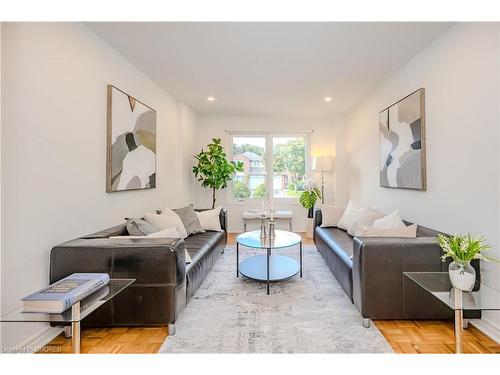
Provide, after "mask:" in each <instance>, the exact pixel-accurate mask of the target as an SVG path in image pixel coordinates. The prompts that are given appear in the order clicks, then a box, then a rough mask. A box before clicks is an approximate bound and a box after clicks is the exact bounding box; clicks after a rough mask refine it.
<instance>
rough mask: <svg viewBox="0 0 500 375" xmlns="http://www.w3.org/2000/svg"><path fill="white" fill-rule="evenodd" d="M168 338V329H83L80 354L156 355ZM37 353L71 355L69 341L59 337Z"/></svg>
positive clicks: (62, 336) (61, 336) (61, 335)
mask: <svg viewBox="0 0 500 375" xmlns="http://www.w3.org/2000/svg"><path fill="white" fill-rule="evenodd" d="M167 335H168V329H167V327H130V328H127V327H124V328H89V329H83V330H82V337H81V352H82V353H89V354H116V353H120V354H149V353H158V350H160V347H161V345H162V344H163V342H164V341H165V339H166V338H167ZM38 353H43V354H54V353H71V340H70V339H66V338H65V337H64V335H63V334H60V335H59V336H57V337H56V338H55V339H54V340H52V341H51V342H50V343H48V344H47V345H45V346H44V347H43V348H42V349H41V350H40V351H39V352H38Z"/></svg>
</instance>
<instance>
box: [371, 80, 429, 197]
mask: <svg viewBox="0 0 500 375" xmlns="http://www.w3.org/2000/svg"><path fill="white" fill-rule="evenodd" d="M424 96H425V91H424V89H419V90H417V91H415V92H413V93H411V94H410V95H408V96H407V97H405V98H403V99H401V100H400V101H399V102H397V103H395V104H393V105H391V106H390V107H389V108H386V109H384V110H383V111H382V112H380V114H379V139H380V186H383V187H392V188H401V189H416V190H426V176H425V174H426V167H425V97H424Z"/></svg>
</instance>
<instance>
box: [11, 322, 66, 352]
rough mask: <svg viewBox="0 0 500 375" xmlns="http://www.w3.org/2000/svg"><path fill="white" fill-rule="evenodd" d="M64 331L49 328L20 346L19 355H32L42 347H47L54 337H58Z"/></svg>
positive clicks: (58, 328) (62, 329) (59, 328)
mask: <svg viewBox="0 0 500 375" xmlns="http://www.w3.org/2000/svg"><path fill="white" fill-rule="evenodd" d="M63 331H64V328H62V327H49V328H47V329H46V330H45V331H43V332H40V333H39V334H37V335H35V336H32V337H30V338H29V339H28V340H26V341H25V342H24V343H23V344H21V345H20V348H21V349H20V352H21V353H34V352H36V351H38V350H40V348H41V347H42V346H44V345H47V344H48V343H49V342H51V341H52V340H53V339H54V338H55V337H57V336H59V335H60V334H61V332H63Z"/></svg>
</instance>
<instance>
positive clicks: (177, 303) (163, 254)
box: [50, 210, 227, 334]
mask: <svg viewBox="0 0 500 375" xmlns="http://www.w3.org/2000/svg"><path fill="white" fill-rule="evenodd" d="M220 223H221V228H222V229H223V231H224V232H213V231H207V232H205V233H200V234H196V235H191V236H189V237H187V238H186V239H185V240H181V239H167V238H151V239H149V238H148V239H127V238H120V239H118V238H117V239H111V238H109V237H113V236H127V235H128V232H127V228H126V226H125V224H121V225H118V226H115V227H112V228H109V229H106V230H103V231H100V232H97V233H94V234H90V235H87V236H83V237H80V238H78V239H75V240H72V241H69V242H65V243H63V244H60V245H57V246H55V247H54V248H53V249H52V251H51V254H50V283H54V282H56V281H57V280H60V279H62V278H63V277H66V276H68V275H70V274H72V273H74V272H103V273H104V272H105V273H108V274H109V276H110V277H111V278H122V279H123V278H133V279H136V281H135V282H134V283H133V284H132V285H131V286H130V287H128V288H127V289H125V290H124V291H122V292H121V293H120V294H119V295H117V296H116V297H115V298H113V299H111V301H109V302H108V303H106V304H105V305H103V306H102V307H101V308H99V309H97V310H96V311H95V312H94V313H92V314H91V315H90V316H89V317H87V318H86V319H85V320H83V321H82V324H83V325H85V326H94V327H103V326H104V327H105V326H161V325H169V333H170V334H173V333H175V325H174V324H175V322H176V320H177V318H178V316H179V314H180V312H181V311H182V310H183V309H184V307H185V306H186V303H187V302H188V301H189V299H190V298H191V297H192V296H193V295H194V293H195V292H196V290H197V289H198V288H199V286H200V285H201V283H202V282H203V280H204V279H205V277H206V276H207V274H208V273H209V272H210V270H211V269H212V266H213V265H214V263H215V261H216V260H217V258H218V257H219V255H220V254H222V253H223V252H224V248H225V246H226V242H227V233H226V228H227V211H226V210H221V213H220ZM185 249H187V251H188V253H189V255H190V256H191V259H192V262H191V263H190V264H188V265H186V260H185Z"/></svg>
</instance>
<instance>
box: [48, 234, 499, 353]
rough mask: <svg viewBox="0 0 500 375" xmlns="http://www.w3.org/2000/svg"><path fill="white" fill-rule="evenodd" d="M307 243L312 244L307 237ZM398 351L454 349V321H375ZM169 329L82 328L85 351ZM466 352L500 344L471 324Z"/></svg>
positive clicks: (141, 344)
mask: <svg viewBox="0 0 500 375" xmlns="http://www.w3.org/2000/svg"><path fill="white" fill-rule="evenodd" d="M301 234H302V237H303V239H304V244H305V245H311V244H313V242H312V240H311V239H308V238H306V237H305V235H304V234H303V233H301ZM236 236H237V233H230V234H229V235H228V244H230V245H231V244H235V239H236ZM375 324H376V326H377V328H378V329H379V330H380V332H381V333H382V334H383V335H384V337H385V338H386V340H387V341H388V342H389V344H390V345H391V346H392V348H393V349H394V351H395V352H396V353H426V354H430V353H453V352H454V348H455V342H454V338H453V323H452V322H446V321H444V322H443V321H403V320H387V321H382V320H379V321H376V322H375ZM167 334H168V331H167V328H166V327H159V328H136V327H134V328H132V327H131V328H99V329H86V330H83V332H82V343H81V351H82V353H157V352H158V350H159V349H160V346H161V344H162V343H163V341H165V338H166V337H167ZM40 352H43V353H71V340H68V339H65V338H64V336H63V335H62V334H61V335H60V336H58V337H56V338H55V339H54V340H52V341H51V342H50V343H49V344H47V345H46V346H45V347H44V348H42V350H41V351H40ZM464 352H465V353H500V345H499V344H497V343H495V342H494V341H493V340H491V339H490V338H489V337H487V336H486V335H485V334H483V333H482V332H481V331H479V330H478V329H477V328H475V327H472V326H470V325H469V328H468V329H466V330H465V332H464Z"/></svg>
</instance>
